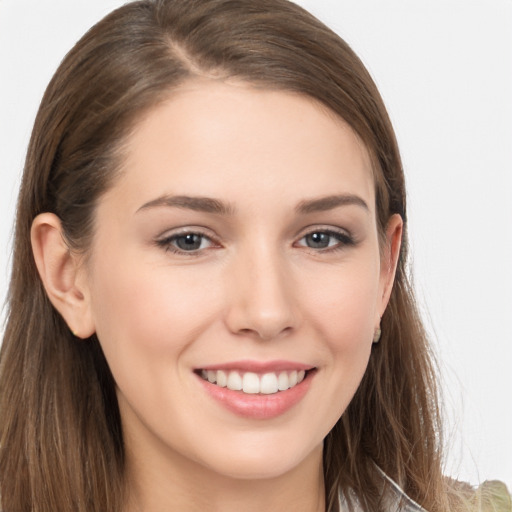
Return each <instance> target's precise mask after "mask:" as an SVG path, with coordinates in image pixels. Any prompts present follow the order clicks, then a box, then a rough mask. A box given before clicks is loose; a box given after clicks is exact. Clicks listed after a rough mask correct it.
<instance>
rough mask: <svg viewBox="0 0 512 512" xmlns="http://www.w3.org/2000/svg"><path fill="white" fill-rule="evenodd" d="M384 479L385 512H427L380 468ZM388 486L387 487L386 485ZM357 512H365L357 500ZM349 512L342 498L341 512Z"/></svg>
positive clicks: (355, 501)
mask: <svg viewBox="0 0 512 512" xmlns="http://www.w3.org/2000/svg"><path fill="white" fill-rule="evenodd" d="M377 469H378V470H379V472H380V473H381V475H382V478H383V487H384V488H385V489H386V491H385V495H384V497H383V510H385V511H386V512H427V511H426V510H425V509H424V508H423V507H421V506H420V505H418V504H417V503H416V502H415V501H414V500H413V499H411V498H409V496H407V494H405V492H404V491H403V490H402V489H401V488H400V486H399V485H398V484H397V483H396V482H394V481H393V480H392V479H391V478H389V476H387V475H386V474H385V473H384V472H383V471H382V470H381V469H380V468H377ZM386 484H387V485H386ZM353 501H354V503H355V505H356V506H355V511H356V512H365V511H364V509H363V508H362V506H361V505H360V504H358V500H357V498H355V499H354V500H353ZM345 510H347V505H346V501H345V498H344V496H340V511H341V512H343V511H345Z"/></svg>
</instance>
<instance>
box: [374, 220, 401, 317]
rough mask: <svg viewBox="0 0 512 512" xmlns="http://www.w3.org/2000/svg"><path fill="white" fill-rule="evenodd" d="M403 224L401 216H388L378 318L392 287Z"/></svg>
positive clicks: (383, 309) (386, 303)
mask: <svg viewBox="0 0 512 512" xmlns="http://www.w3.org/2000/svg"><path fill="white" fill-rule="evenodd" d="M403 224H404V222H403V220H402V217H401V216H400V215H398V214H394V215H392V216H391V217H390V219H389V221H388V225H387V227H386V245H385V248H384V253H383V255H382V260H381V283H382V301H381V310H380V312H379V314H380V316H379V318H380V317H382V315H383V314H384V311H385V309H386V306H387V305H388V302H389V298H390V296H391V290H392V289H393V282H394V280H395V274H396V269H397V266H398V259H399V257H400V248H401V245H402V232H403Z"/></svg>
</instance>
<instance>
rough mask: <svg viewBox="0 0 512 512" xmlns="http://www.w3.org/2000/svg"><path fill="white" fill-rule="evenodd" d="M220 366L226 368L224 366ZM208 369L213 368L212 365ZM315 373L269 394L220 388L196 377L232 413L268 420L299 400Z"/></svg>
mask: <svg viewBox="0 0 512 512" xmlns="http://www.w3.org/2000/svg"><path fill="white" fill-rule="evenodd" d="M222 368H223V369H227V367H226V366H223V367H222ZM236 368H237V369H240V366H236ZM296 368H297V366H295V367H294V369H296ZM210 369H213V367H212V368H210ZM299 369H302V368H299ZM315 373H316V372H315V371H310V372H308V373H307V374H306V377H305V378H304V380H303V381H302V382H301V383H300V384H297V385H296V386H294V387H293V388H290V389H287V390H286V391H278V392H277V393H274V394H271V395H264V394H247V393H243V392H242V391H232V390H231V389H228V388H221V387H220V386H217V385H215V384H212V383H210V382H208V381H206V380H204V379H202V378H201V377H200V376H199V375H198V376H197V378H198V379H199V381H200V383H201V385H202V386H203V388H204V390H205V391H206V392H207V393H208V394H209V395H210V396H211V397H212V398H213V399H214V400H216V401H217V402H219V403H220V404H221V405H222V406H223V407H225V408H226V409H228V410H229V411H231V412H232V413H234V414H236V415H238V416H242V417H245V418H250V419H258V420H268V419H272V418H276V417H277V416H280V415H281V414H284V413H285V412H286V411H288V410H289V409H291V408H292V407H293V406H294V405H295V404H297V403H298V402H300V400H301V399H302V398H303V397H304V395H305V394H306V393H307V391H308V389H309V387H310V385H311V380H312V379H313V377H314V374H315Z"/></svg>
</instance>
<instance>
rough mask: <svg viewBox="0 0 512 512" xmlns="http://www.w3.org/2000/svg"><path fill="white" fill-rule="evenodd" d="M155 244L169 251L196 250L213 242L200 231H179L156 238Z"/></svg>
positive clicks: (205, 247)
mask: <svg viewBox="0 0 512 512" xmlns="http://www.w3.org/2000/svg"><path fill="white" fill-rule="evenodd" d="M157 244H158V245H159V246H161V247H164V248H165V249H166V250H168V251H171V252H178V253H179V252H192V253H193V252H197V251H200V250H202V249H207V248H209V247H211V246H212V245H214V244H213V242H212V241H211V240H210V239H209V238H208V237H207V236H205V235H203V234H201V233H192V232H190V233H180V234H176V235H172V236H169V237H166V238H164V239H162V240H158V241H157Z"/></svg>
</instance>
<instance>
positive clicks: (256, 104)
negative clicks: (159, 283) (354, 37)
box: [114, 80, 374, 206]
mask: <svg viewBox="0 0 512 512" xmlns="http://www.w3.org/2000/svg"><path fill="white" fill-rule="evenodd" d="M125 148H126V152H125V158H124V164H123V172H122V174H121V177H120V180H119V183H118V185H117V186H115V187H114V189H118V190H119V188H122V189H123V197H124V199H126V200H133V201H136V202H138V203H140V202H144V201H150V200H152V199H154V198H155V197H157V196H158V195H162V194H166V193H167V194H178V195H202V196H211V197H218V198H220V199H226V200H228V201H236V200H238V199H241V200H243V194H244V190H246V191H247V192H248V193H249V194H248V195H250V196H251V197H253V198H254V197H259V198H260V199H263V200H264V199H265V197H266V196H267V195H269V193H270V195H271V193H272V192H275V189H276V188H277V189H279V190H280V197H281V200H282V201H283V202H284V201H286V200H287V199H288V198H289V199H290V201H291V200H295V199H296V198H297V197H299V196H301V197H302V198H304V197H310V196H312V195H318V194H323V195H329V194H334V193H346V192H358V193H359V194H361V195H364V196H365V199H366V200H367V201H368V202H369V204H373V202H374V201H373V194H374V185H373V173H372V166H371V161H370V158H369V155H368V151H367V150H366V148H365V146H364V144H363V143H362V142H361V140H360V139H359V138H358V137H357V135H356V134H355V133H354V132H353V130H352V129H351V128H350V127H349V126H348V125H347V124H346V123H345V122H344V121H343V120H342V119H341V118H340V117H338V116H337V115H335V114H334V113H332V112H331V111H330V110H329V109H327V108H326V107H324V106H323V105H321V104H319V102H317V101H315V100H313V99H311V98H309V97H305V96H303V95H299V94H296V93H292V92H285V91H278V90H265V89H259V88H255V87H252V86H250V85H248V84H245V83H226V82H215V81H207V80H204V81H192V82H189V83H186V84H185V85H183V86H182V87H180V88H179V89H178V90H176V91H173V92H172V93H171V94H170V95H169V98H168V99H167V100H166V101H164V102H163V103H161V104H159V105H158V106H157V107H154V108H153V109H151V110H149V111H148V112H147V113H146V115H145V116H144V117H143V118H142V119H140V120H139V122H138V123H137V124H136V126H135V128H134V130H133V131H132V132H131V134H130V136H129V138H128V140H127V144H126V146H125ZM134 196H136V197H134ZM246 199H247V198H246ZM134 206H135V205H134Z"/></svg>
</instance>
